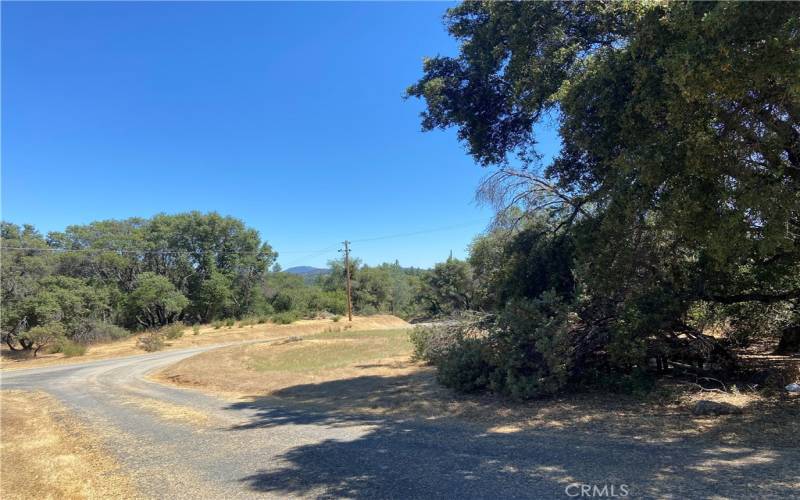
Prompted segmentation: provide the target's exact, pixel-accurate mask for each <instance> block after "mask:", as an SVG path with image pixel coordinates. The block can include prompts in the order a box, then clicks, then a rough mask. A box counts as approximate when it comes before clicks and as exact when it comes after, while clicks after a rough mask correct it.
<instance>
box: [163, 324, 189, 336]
mask: <svg viewBox="0 0 800 500" xmlns="http://www.w3.org/2000/svg"><path fill="white" fill-rule="evenodd" d="M185 328H186V325H184V324H183V323H181V322H180V321H177V322H175V323H172V324H169V325H167V326H165V327H162V328H161V329H160V330H159V333H161V335H163V336H164V338H165V339H166V340H175V339H179V338H181V337H183V330H184V329H185Z"/></svg>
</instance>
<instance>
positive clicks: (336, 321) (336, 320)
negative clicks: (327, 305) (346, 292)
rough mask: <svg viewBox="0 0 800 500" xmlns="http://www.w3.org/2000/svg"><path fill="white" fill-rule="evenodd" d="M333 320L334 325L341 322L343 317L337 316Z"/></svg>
mask: <svg viewBox="0 0 800 500" xmlns="http://www.w3.org/2000/svg"><path fill="white" fill-rule="evenodd" d="M331 319H332V320H333V322H334V323H338V322H339V320H341V319H342V317H341V316H339V315H338V314H337V315H336V316H334V317H332V318H331Z"/></svg>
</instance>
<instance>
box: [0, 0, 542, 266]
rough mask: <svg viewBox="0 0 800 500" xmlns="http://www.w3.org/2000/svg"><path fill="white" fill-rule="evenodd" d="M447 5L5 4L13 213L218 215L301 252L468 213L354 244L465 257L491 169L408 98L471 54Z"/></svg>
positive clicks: (411, 258)
mask: <svg viewBox="0 0 800 500" xmlns="http://www.w3.org/2000/svg"><path fill="white" fill-rule="evenodd" d="M447 6H448V4H444V3H396V4H393V3H370V4H345V3H237V4H224V3H161V2H153V3H75V4H72V3H7V2H4V3H3V4H2V217H3V219H4V220H8V221H11V222H16V223H31V224H34V225H36V226H37V227H38V228H39V229H40V230H42V231H45V232H46V231H51V230H61V229H63V228H64V227H66V226H67V225H70V224H82V223H87V222H90V221H92V220H100V219H109V218H126V217H131V216H150V215H153V214H155V213H158V212H166V213H177V212H183V211H188V210H201V211H212V210H215V211H218V212H220V213H222V214H225V215H232V216H235V217H238V218H240V219H242V220H244V221H245V223H246V224H247V225H249V226H251V227H254V228H256V229H258V230H259V231H260V232H261V235H262V237H263V238H264V239H266V240H267V241H269V242H270V243H271V244H272V245H273V247H274V248H275V249H276V250H277V251H278V252H279V253H281V257H280V259H279V261H280V262H281V264H282V265H284V266H289V265H300V264H303V265H316V266H319V265H324V264H325V262H326V261H327V260H328V259H330V258H334V257H336V256H337V253H336V251H335V249H331V250H329V251H327V252H316V251H317V250H322V249H324V248H329V247H332V246H334V245H335V244H336V243H337V242H340V241H342V240H344V239H350V240H360V239H367V238H376V237H382V236H389V235H397V234H406V233H415V232H419V231H426V230H431V229H437V228H445V227H452V226H458V227H456V228H453V229H449V230H446V231H437V232H427V233H424V234H417V235H414V236H403V237H397V238H385V239H379V240H375V241H362V242H356V243H354V245H353V252H354V255H355V256H357V257H360V258H362V259H363V260H364V261H365V262H367V263H370V264H377V263H380V262H383V261H394V260H395V259H399V261H400V262H401V264H403V265H407V266H410V265H413V266H423V267H427V266H430V265H432V264H433V263H434V262H437V261H441V260H443V259H444V258H446V257H447V255H448V253H449V252H450V251H451V250H452V251H453V254H454V255H455V256H459V257H463V256H464V255H465V250H466V247H467V245H468V244H469V242H470V240H471V239H472V237H473V236H474V235H475V234H477V233H479V232H480V231H482V230H483V229H484V228H485V226H486V224H487V223H488V221H489V219H490V216H491V211H490V210H489V209H488V208H486V207H479V206H477V205H476V204H475V203H474V201H473V199H474V192H475V188H476V187H477V185H478V183H479V181H480V179H481V178H482V176H483V175H485V174H486V173H487V172H486V170H484V169H482V168H480V167H478V166H477V165H475V164H474V163H473V162H472V160H471V159H470V158H469V157H468V156H467V155H466V154H465V152H464V148H463V146H462V145H460V144H459V143H458V142H457V140H456V137H455V133H454V131H446V132H432V133H422V132H421V131H420V124H419V117H418V114H419V112H420V110H421V109H422V103H421V102H418V101H416V100H407V101H406V100H403V99H402V94H403V91H404V89H405V88H406V87H407V86H408V85H409V84H410V83H412V82H413V81H415V79H417V78H418V77H419V76H420V74H421V65H422V58H423V57H424V56H426V55H436V54H446V55H449V54H455V53H456V43H455V41H453V40H452V39H450V38H449V37H448V36H447V34H446V32H445V30H444V27H443V26H442V22H441V16H442V14H443V12H444V10H445V9H446V7H447ZM556 144H557V140H556V139H555V138H554V137H552V134H550V136H549V137H547V138H545V144H544V147H545V149H546V150H547V149H548V148H549V149H551V150H552V149H554V148H556V147H557V146H556ZM303 252H309V254H304V253H303ZM311 252H315V253H311Z"/></svg>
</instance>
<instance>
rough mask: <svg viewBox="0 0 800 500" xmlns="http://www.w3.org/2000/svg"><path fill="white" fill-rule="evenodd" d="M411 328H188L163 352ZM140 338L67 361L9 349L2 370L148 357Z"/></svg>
mask: <svg viewBox="0 0 800 500" xmlns="http://www.w3.org/2000/svg"><path fill="white" fill-rule="evenodd" d="M409 327H410V325H409V324H408V323H406V322H405V321H403V320H402V319H400V318H397V317H395V316H390V315H376V316H365V317H354V318H353V322H352V323H348V322H346V321H339V322H334V321H333V320H331V319H313V320H299V321H296V322H294V323H292V324H290V325H275V324H271V323H265V324H261V325H251V326H234V327H232V328H227V327H223V328H220V329H215V328H213V327H212V326H210V325H205V326H203V327H202V328H200V330H199V332H198V334H197V335H194V332H193V331H192V329H191V328H190V327H187V328H186V329H185V330H184V332H183V336H182V337H181V338H178V339H175V340H170V341H167V346H166V347H165V349H164V350H173V349H185V348H188V347H198V346H205V345H212V344H223V343H227V342H236V341H244V340H255V339H269V338H277V337H285V336H289V335H310V334H315V333H320V332H324V331H326V330H331V329H345V328H351V329H355V330H376V329H386V328H409ZM138 337H139V335H135V336H132V337H129V338H127V339H124V340H120V341H116V342H109V343H107V344H98V345H94V346H91V347H90V348H89V350H88V352H87V353H86V354H85V355H83V356H78V357H72V358H67V357H65V356H64V355H63V354H60V353H56V354H40V355H39V357H37V358H35V359H31V358H28V357H18V356H13V355H12V354H11V353H10V352H9V351H8V350H7V349H3V350H2V351H0V354H2V356H1V357H0V369H2V370H15V369H23V368H38V367H41V366H48V365H60V364H71V363H83V362H86V361H94V360H99V359H108V358H117V357H124V356H134V355H137V354H145V352H144V351H142V350H141V349H140V348H138V347H137V346H136V342H137V340H138Z"/></svg>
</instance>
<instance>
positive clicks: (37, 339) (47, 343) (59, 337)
mask: <svg viewBox="0 0 800 500" xmlns="http://www.w3.org/2000/svg"><path fill="white" fill-rule="evenodd" d="M22 337H23V338H25V339H26V340H27V341H28V342H30V344H31V349H33V357H34V358H35V357H36V355H37V354H38V353H39V350H40V349H43V348H46V347H51V346H53V345H54V344H56V345H57V344H59V343H61V342H62V341H64V340H65V334H64V325H62V324H61V323H47V324H46V325H40V326H34V327H33V328H31V329H30V330H28V331H27V332H25V333H24V334H22Z"/></svg>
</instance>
